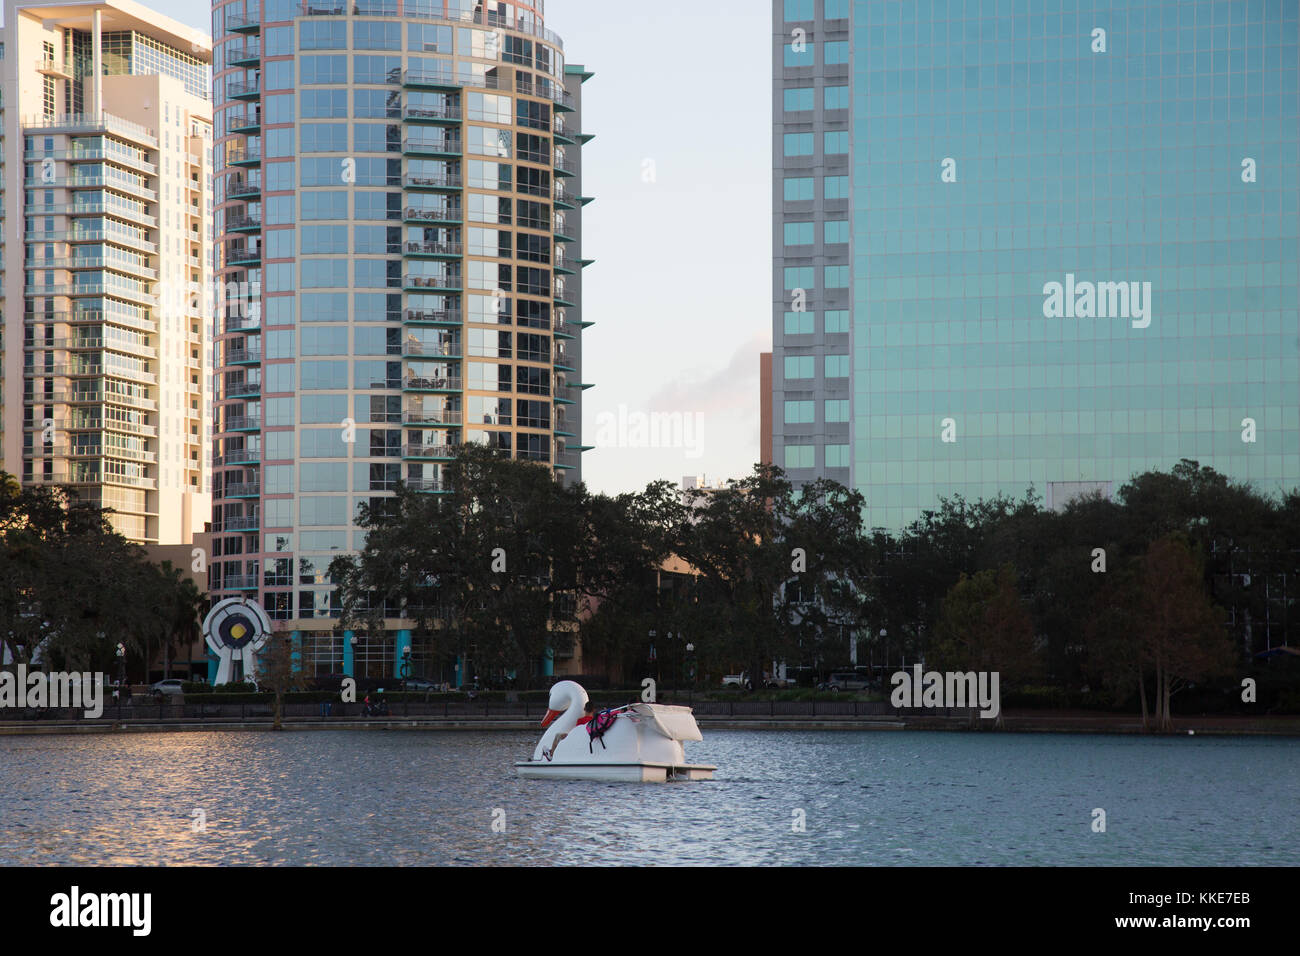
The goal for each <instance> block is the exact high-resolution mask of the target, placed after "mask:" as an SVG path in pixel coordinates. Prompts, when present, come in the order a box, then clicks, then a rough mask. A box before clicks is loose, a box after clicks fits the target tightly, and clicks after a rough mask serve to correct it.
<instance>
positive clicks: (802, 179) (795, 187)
mask: <svg viewBox="0 0 1300 956" xmlns="http://www.w3.org/2000/svg"><path fill="white" fill-rule="evenodd" d="M812 198H813V178H812V177H811V176H799V177H796V178H793V179H787V180H786V181H785V201H786V202H806V201H808V200H811V199H812Z"/></svg>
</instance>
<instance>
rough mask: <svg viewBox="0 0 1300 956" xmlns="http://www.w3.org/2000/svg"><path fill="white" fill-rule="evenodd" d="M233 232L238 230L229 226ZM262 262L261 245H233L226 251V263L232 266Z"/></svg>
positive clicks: (259, 263) (256, 264)
mask: <svg viewBox="0 0 1300 956" xmlns="http://www.w3.org/2000/svg"><path fill="white" fill-rule="evenodd" d="M227 228H229V229H231V231H232V232H234V231H236V230H235V229H234V228H233V227H227ZM261 264H262V249H261V247H260V246H247V245H242V246H232V247H231V248H230V249H229V250H227V252H226V265H230V266H245V267H247V266H258V265H261Z"/></svg>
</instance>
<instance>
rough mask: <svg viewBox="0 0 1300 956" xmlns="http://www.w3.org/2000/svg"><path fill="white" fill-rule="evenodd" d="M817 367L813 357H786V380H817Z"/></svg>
mask: <svg viewBox="0 0 1300 956" xmlns="http://www.w3.org/2000/svg"><path fill="white" fill-rule="evenodd" d="M816 374H817V373H816V366H815V365H814V364H813V357H812V356H811V355H787V356H786V357H785V377H786V378H815V377H816Z"/></svg>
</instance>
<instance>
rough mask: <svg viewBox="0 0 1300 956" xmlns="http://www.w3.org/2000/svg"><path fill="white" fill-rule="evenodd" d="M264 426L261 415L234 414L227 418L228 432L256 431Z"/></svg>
mask: <svg viewBox="0 0 1300 956" xmlns="http://www.w3.org/2000/svg"><path fill="white" fill-rule="evenodd" d="M261 427H262V416H261V415H232V416H231V417H229V418H227V419H226V429H225V430H226V431H228V432H255V431H257V430H259V429H260V428H261Z"/></svg>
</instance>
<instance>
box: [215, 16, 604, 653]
mask: <svg viewBox="0 0 1300 956" xmlns="http://www.w3.org/2000/svg"><path fill="white" fill-rule="evenodd" d="M213 31H214V37H215V55H214V93H215V104H216V105H215V120H214V123H215V130H216V139H217V162H218V164H219V165H221V164H224V166H225V173H224V174H223V175H222V176H221V178H220V180H219V181H218V183H217V187H216V188H217V203H218V206H217V227H218V233H219V237H220V243H219V245H220V248H219V263H218V264H219V268H220V273H221V274H220V282H221V285H222V286H223V288H224V289H225V295H224V296H223V302H222V304H221V307H220V309H219V316H220V318H219V325H220V327H219V336H218V338H219V344H218V356H217V365H218V384H217V388H218V393H219V394H218V401H217V405H218V409H217V436H216V438H217V444H218V446H219V447H218V448H217V450H216V461H215V466H216V472H215V483H214V511H213V529H214V555H213V564H212V577H211V588H212V591H213V593H214V595H215V596H218V597H226V596H233V595H247V596H250V597H256V598H258V599H259V600H260V602H261V603H262V604H263V606H264V607H265V608H266V610H267V612H268V614H269V616H270V617H271V618H272V619H273V620H274V621H277V622H283V623H281V624H280V625H279V626H280V627H283V628H285V629H287V630H290V631H295V632H298V633H299V635H300V638H301V640H302V646H303V653H304V655H305V662H306V664H305V666H306V667H307V669H308V670H309V671H315V672H322V673H327V672H338V671H341V670H345V671H346V672H348V673H353V674H356V675H358V676H364V675H386V674H392V673H393V668H394V666H395V663H396V661H397V659H398V657H397V655H399V654H400V652H401V650H402V648H403V646H404V644H405V639H404V638H403V634H404V633H405V632H404V629H403V628H402V627H401V623H402V622H401V621H400V619H398V620H395V621H394V622H393V623H394V628H395V631H394V636H393V637H390V639H389V640H387V641H386V642H384V643H382V644H381V643H379V642H370V641H366V640H358V641H357V642H355V643H354V642H353V641H352V640H351V639H350V636H347V635H345V637H344V639H343V640H342V642H341V643H340V639H339V638H337V637H335V636H334V635H333V634H331V633H330V630H329V629H330V627H332V622H331V621H330V620H329V619H330V618H331V617H337V615H338V611H339V605H338V601H337V595H336V593H335V592H334V589H333V587H332V584H331V581H330V580H329V577H328V574H327V568H328V565H329V563H330V561H331V560H332V559H333V558H334V557H335V556H337V555H339V554H343V553H347V552H349V551H355V550H359V549H360V548H361V547H362V545H363V537H364V536H363V533H362V532H361V531H359V530H358V529H357V528H356V526H355V524H354V519H355V516H356V511H357V506H358V505H359V504H361V503H363V502H373V501H375V500H376V499H382V498H385V497H388V496H391V495H392V493H393V491H394V489H395V488H396V487H397V485H398V483H399V482H403V483H405V485H406V486H407V487H408V488H413V489H416V490H418V491H421V492H427V493H430V494H438V493H439V492H440V491H442V489H443V483H442V482H443V469H444V467H445V466H446V463H447V462H448V461H449V460H450V459H451V458H452V457H453V455H454V454H455V449H456V447H457V446H458V445H460V444H461V443H465V442H477V443H483V444H486V445H489V446H491V447H493V448H496V449H499V450H500V451H501V452H502V453H504V454H508V455H510V456H511V457H514V458H519V459H527V460H531V461H535V462H538V463H540V464H541V465H544V466H546V467H550V468H552V469H554V472H555V475H556V479H557V480H560V481H575V480H578V478H579V476H580V466H579V460H578V459H579V453H580V452H581V451H582V450H583V449H582V446H581V445H580V441H581V439H580V424H581V399H580V393H581V391H582V389H583V388H585V387H586V385H585V383H583V381H582V375H581V368H582V362H581V351H580V341H581V335H580V330H581V329H582V328H583V327H584V326H585V325H586V324H588V323H585V322H584V321H583V319H582V315H581V308H580V305H579V303H580V301H581V296H580V292H581V270H582V268H583V266H584V265H585V264H586V263H585V262H584V261H583V260H582V259H580V258H579V249H580V246H581V241H582V229H581V217H580V209H581V207H582V205H583V204H584V203H585V202H587V201H588V200H587V199H586V198H585V197H583V196H582V194H581V187H580V183H581V158H580V150H579V147H580V146H581V145H582V144H583V143H584V142H585V141H586V140H587V139H589V138H590V137H589V135H588V134H586V133H584V132H582V131H581V130H582V125H581V120H580V117H581V84H582V82H583V81H584V80H585V79H586V78H587V77H588V76H589V74H588V73H586V72H585V71H584V69H583V68H582V67H581V66H575V65H572V64H566V62H565V58H564V50H563V44H562V42H561V40H560V38H559V37H558V36H557V35H556V34H555V33H554V32H552V31H551V30H549V29H547V28H546V27H545V26H544V25H543V11H542V3H541V2H540V0H538V2H536V3H531V2H494V3H490V4H484V3H481V2H471V0H447V2H444V0H401V2H398V0H349V2H346V3H344V2H341V0H313V2H311V3H309V4H302V3H299V2H289V0H264V2H263V3H262V4H261V5H260V6H259V5H258V4H257V3H255V2H253V0H248V2H247V3H245V0H236V2H234V3H224V4H221V5H218V6H214V8H213ZM394 638H395V639H394ZM414 653H415V654H416V656H417V657H418V655H419V653H420V649H419V648H418V647H417V648H415V649H414ZM417 666H418V662H417ZM417 673H418V671H417Z"/></svg>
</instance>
